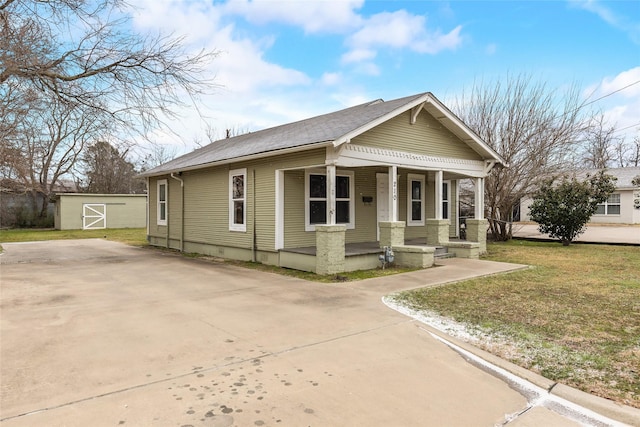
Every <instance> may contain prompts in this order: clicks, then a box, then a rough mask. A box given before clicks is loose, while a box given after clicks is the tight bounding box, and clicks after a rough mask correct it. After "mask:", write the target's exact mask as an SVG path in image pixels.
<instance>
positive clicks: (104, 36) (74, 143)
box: [0, 0, 217, 214]
mask: <svg viewBox="0 0 640 427" xmlns="http://www.w3.org/2000/svg"><path fill="white" fill-rule="evenodd" d="M127 7H129V6H128V5H127V4H126V2H125V1H122V0H47V1H42V0H0V97H1V98H2V103H1V105H0V123H1V124H0V137H1V138H2V140H1V144H2V145H1V146H0V147H1V151H0V154H1V155H2V159H1V160H0V168H1V169H0V171H1V172H2V175H3V177H5V178H9V179H15V180H19V181H20V182H22V183H23V185H25V186H26V187H27V188H28V189H29V191H30V192H31V193H32V194H33V195H34V199H39V200H42V205H41V206H40V207H39V209H38V210H39V211H40V212H41V214H44V213H46V208H47V206H46V204H47V203H48V198H49V195H50V193H51V189H52V188H53V187H54V185H55V183H56V182H57V181H58V180H59V179H61V177H62V176H65V175H68V174H70V173H71V172H72V170H73V168H74V166H75V164H76V162H77V161H78V160H79V158H80V156H81V154H82V152H83V150H84V148H85V146H86V144H87V142H88V141H96V140H100V139H104V138H106V135H109V136H110V139H111V138H121V139H123V140H125V139H133V138H128V137H130V136H132V135H134V136H138V137H139V136H143V137H146V136H147V135H149V133H150V132H151V131H152V130H155V129H158V128H164V129H168V126H167V125H166V120H167V119H168V118H172V117H175V115H176V112H177V107H180V106H185V105H186V104H185V102H190V104H191V106H192V107H193V108H196V107H195V102H194V101H196V100H197V98H198V96H199V95H201V94H203V93H205V92H207V91H209V90H210V89H213V88H214V87H215V85H214V84H213V82H212V81H211V80H210V79H207V78H206V76H205V75H204V71H205V69H204V66H205V65H206V64H207V63H208V62H209V61H210V60H212V59H213V58H214V57H215V56H216V55H217V52H205V51H201V52H199V53H197V54H195V55H191V56H190V55H188V54H187V52H186V51H185V49H184V47H183V43H182V40H181V39H180V38H172V37H166V36H162V35H157V36H152V37H146V36H141V35H138V34H135V33H132V32H131V31H130V28H129V27H130V26H129V22H128V15H127V13H126V8H127Z"/></svg>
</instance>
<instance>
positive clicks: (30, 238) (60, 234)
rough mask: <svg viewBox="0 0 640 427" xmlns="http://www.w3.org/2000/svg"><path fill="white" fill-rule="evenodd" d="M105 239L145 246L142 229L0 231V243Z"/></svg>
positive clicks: (24, 229)
mask: <svg viewBox="0 0 640 427" xmlns="http://www.w3.org/2000/svg"><path fill="white" fill-rule="evenodd" d="M68 239H107V240H113V241H115V242H121V243H126V244H128V245H134V246H144V245H147V231H146V229H144V228H117V229H116V228H109V229H105V230H49V229H47V230H43V229H37V228H34V229H29V228H18V229H12V230H0V243H9V242H35V241H41V240H68Z"/></svg>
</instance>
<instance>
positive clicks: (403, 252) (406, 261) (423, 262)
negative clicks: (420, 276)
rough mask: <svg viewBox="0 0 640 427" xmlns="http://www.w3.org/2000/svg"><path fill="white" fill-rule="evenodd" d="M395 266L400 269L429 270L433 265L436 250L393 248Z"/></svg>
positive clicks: (420, 247)
mask: <svg viewBox="0 0 640 427" xmlns="http://www.w3.org/2000/svg"><path fill="white" fill-rule="evenodd" d="M393 252H394V253H395V264H396V265H398V266H401V267H410V268H429V267H433V264H434V263H435V259H434V254H435V252H436V248H434V247H429V246H407V245H401V246H395V247H394V248H393Z"/></svg>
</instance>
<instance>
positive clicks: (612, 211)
mask: <svg viewBox="0 0 640 427" xmlns="http://www.w3.org/2000/svg"><path fill="white" fill-rule="evenodd" d="M596 215H620V193H614V194H610V195H609V197H607V200H605V201H604V203H601V204H599V205H598V208H597V209H596Z"/></svg>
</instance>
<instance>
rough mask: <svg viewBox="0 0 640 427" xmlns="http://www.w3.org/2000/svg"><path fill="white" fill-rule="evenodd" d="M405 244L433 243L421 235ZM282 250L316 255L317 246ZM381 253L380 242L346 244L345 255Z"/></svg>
mask: <svg viewBox="0 0 640 427" xmlns="http://www.w3.org/2000/svg"><path fill="white" fill-rule="evenodd" d="M450 241H451V242H465V241H466V240H460V239H450ZM404 244H405V245H410V246H427V247H429V246H431V245H427V238H426V237H419V238H415V239H405V241H404ZM438 247H440V246H438ZM280 250H281V251H282V252H291V253H294V254H303V255H313V256H315V255H316V247H315V246H305V247H301V248H285V249H280ZM379 253H382V248H380V242H359V243H346V244H345V245H344V255H345V256H357V255H369V254H379Z"/></svg>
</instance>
